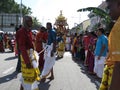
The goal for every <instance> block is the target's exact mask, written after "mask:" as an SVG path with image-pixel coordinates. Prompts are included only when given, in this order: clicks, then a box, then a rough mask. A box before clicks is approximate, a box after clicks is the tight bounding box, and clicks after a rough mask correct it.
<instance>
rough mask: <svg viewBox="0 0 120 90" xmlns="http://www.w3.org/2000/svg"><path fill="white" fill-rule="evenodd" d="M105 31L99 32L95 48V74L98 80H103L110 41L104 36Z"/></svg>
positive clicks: (100, 30)
mask: <svg viewBox="0 0 120 90" xmlns="http://www.w3.org/2000/svg"><path fill="white" fill-rule="evenodd" d="M103 32H104V29H103V28H99V29H98V30H97V33H96V34H97V36H98V39H97V42H96V48H95V52H94V54H95V61H94V72H95V73H96V75H97V76H98V78H102V74H103V69H104V63H105V59H106V56H107V51H108V40H107V37H106V36H105V35H104V33H103Z"/></svg>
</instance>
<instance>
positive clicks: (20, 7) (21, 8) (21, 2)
mask: <svg viewBox="0 0 120 90" xmlns="http://www.w3.org/2000/svg"><path fill="white" fill-rule="evenodd" d="M20 24H22V0H21V3H20Z"/></svg>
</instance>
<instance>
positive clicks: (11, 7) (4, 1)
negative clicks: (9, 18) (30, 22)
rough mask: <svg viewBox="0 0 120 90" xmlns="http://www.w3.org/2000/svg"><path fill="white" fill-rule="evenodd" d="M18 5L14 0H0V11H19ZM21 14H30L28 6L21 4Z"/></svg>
mask: <svg viewBox="0 0 120 90" xmlns="http://www.w3.org/2000/svg"><path fill="white" fill-rule="evenodd" d="M20 9H21V8H20V5H19V4H18V3H16V2H15V1H14V0H0V13H20ZM22 13H23V15H30V14H31V13H32V11H31V8H30V7H26V6H25V5H22Z"/></svg>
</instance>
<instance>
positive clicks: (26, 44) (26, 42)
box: [16, 28, 34, 64]
mask: <svg viewBox="0 0 120 90" xmlns="http://www.w3.org/2000/svg"><path fill="white" fill-rule="evenodd" d="M31 35H32V34H31V31H30V30H26V29H25V28H21V29H20V30H18V31H17V33H16V40H17V41H18V46H19V50H20V53H21V54H22V56H23V59H24V62H25V64H28V63H30V59H29V56H28V53H27V50H29V49H30V48H33V49H34V47H33V44H32V36H31Z"/></svg>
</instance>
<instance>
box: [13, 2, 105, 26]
mask: <svg viewBox="0 0 120 90" xmlns="http://www.w3.org/2000/svg"><path fill="white" fill-rule="evenodd" d="M15 1H16V2H18V3H21V0H15ZM102 1H104V0H22V3H23V4H24V5H26V6H29V7H30V8H31V9H32V12H33V14H32V15H33V16H35V17H37V18H38V19H39V21H40V22H41V23H42V24H43V25H44V26H45V24H46V22H48V21H49V22H52V23H53V24H54V22H55V18H57V16H59V14H60V10H62V11H63V15H64V16H65V17H66V18H67V22H68V24H69V27H70V28H71V27H73V26H74V25H75V24H76V23H80V22H82V21H84V20H86V19H88V16H87V15H88V13H89V12H77V10H78V9H80V8H86V7H97V6H98V5H100V4H101V3H102Z"/></svg>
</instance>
